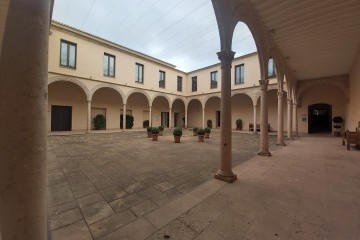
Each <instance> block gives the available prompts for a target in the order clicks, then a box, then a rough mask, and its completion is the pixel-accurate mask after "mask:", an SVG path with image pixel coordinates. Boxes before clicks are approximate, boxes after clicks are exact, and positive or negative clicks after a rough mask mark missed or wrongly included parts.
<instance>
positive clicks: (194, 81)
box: [191, 77, 197, 92]
mask: <svg viewBox="0 0 360 240" xmlns="http://www.w3.org/2000/svg"><path fill="white" fill-rule="evenodd" d="M191 83H192V88H191V89H192V91H193V92H196V91H197V77H192V78H191Z"/></svg>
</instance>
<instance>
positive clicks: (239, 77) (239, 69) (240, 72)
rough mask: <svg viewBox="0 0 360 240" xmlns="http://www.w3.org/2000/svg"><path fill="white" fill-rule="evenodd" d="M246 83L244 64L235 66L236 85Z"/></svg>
mask: <svg viewBox="0 0 360 240" xmlns="http://www.w3.org/2000/svg"><path fill="white" fill-rule="evenodd" d="M243 83H244V64H240V65H237V66H235V85H237V84H243Z"/></svg>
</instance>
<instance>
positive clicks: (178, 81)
mask: <svg viewBox="0 0 360 240" xmlns="http://www.w3.org/2000/svg"><path fill="white" fill-rule="evenodd" d="M177 90H178V92H182V77H180V76H178V77H177Z"/></svg>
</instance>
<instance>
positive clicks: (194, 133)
mask: <svg viewBox="0 0 360 240" xmlns="http://www.w3.org/2000/svg"><path fill="white" fill-rule="evenodd" d="M198 130H199V128H198V127H193V136H197V135H198Z"/></svg>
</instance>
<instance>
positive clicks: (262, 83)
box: [259, 79, 269, 91]
mask: <svg viewBox="0 0 360 240" xmlns="http://www.w3.org/2000/svg"><path fill="white" fill-rule="evenodd" d="M259 83H260V90H265V91H266V90H267V87H268V85H269V79H265V80H259Z"/></svg>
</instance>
